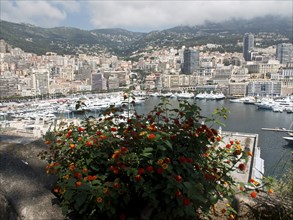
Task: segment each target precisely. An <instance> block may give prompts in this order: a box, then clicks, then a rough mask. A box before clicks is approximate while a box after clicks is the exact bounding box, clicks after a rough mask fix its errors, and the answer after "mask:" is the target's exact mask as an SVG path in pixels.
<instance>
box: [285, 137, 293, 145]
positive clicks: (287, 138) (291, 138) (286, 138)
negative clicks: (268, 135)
mask: <svg viewBox="0 0 293 220" xmlns="http://www.w3.org/2000/svg"><path fill="white" fill-rule="evenodd" d="M283 139H285V140H286V141H288V142H289V143H292V144H293V137H283Z"/></svg>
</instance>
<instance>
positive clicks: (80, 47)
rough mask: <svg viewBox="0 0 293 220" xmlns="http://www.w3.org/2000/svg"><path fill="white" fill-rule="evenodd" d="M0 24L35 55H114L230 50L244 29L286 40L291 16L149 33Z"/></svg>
mask: <svg viewBox="0 0 293 220" xmlns="http://www.w3.org/2000/svg"><path fill="white" fill-rule="evenodd" d="M0 27H1V28H0V31H1V32H0V39H4V40H5V41H6V42H7V43H9V44H10V45H12V46H13V47H19V48H22V49H23V50H24V51H27V52H33V53H36V54H44V53H45V52H48V51H52V52H57V53H58V54H77V53H91V54H96V53H100V52H110V53H113V54H116V55H118V56H128V55H130V54H132V53H133V52H134V51H142V50H146V49H147V48H150V49H151V48H158V47H167V46H173V47H181V46H182V45H185V46H194V45H200V44H206V43H214V44H223V45H228V46H229V45H230V49H232V47H231V44H236V43H237V42H238V41H242V36H243V34H244V33H247V32H251V33H255V34H257V33H260V32H267V33H276V34H279V35H281V36H284V37H287V38H289V39H290V41H292V39H293V36H292V35H293V34H292V33H293V30H292V27H293V18H286V17H279V16H265V17H257V18H253V19H250V20H245V19H230V20H226V21H223V22H211V21H206V22H205V23H204V24H203V25H197V26H177V27H174V28H170V29H166V30H162V31H152V32H149V33H140V32H131V31H127V30H124V29H96V30H90V31H86V30H81V29H78V28H72V27H56V28H41V27H37V26H34V25H30V24H23V23H21V24H17V23H11V22H8V21H4V20H0ZM266 44H267V45H270V44H276V41H273V40H271V41H267V42H266ZM224 49H225V50H228V49H229V48H224ZM234 49H235V48H234ZM236 50H237V48H236ZM238 50H240V49H239V48H238Z"/></svg>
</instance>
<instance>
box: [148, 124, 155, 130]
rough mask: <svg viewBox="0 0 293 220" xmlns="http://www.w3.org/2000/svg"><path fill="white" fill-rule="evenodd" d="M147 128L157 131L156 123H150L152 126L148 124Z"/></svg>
mask: <svg viewBox="0 0 293 220" xmlns="http://www.w3.org/2000/svg"><path fill="white" fill-rule="evenodd" d="M147 128H148V130H150V131H157V128H156V126H155V125H150V126H148V127H147Z"/></svg>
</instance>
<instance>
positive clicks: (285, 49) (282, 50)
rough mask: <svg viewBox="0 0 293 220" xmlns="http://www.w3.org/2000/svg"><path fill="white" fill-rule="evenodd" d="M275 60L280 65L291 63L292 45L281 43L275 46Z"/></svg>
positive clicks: (292, 56) (292, 59)
mask: <svg viewBox="0 0 293 220" xmlns="http://www.w3.org/2000/svg"><path fill="white" fill-rule="evenodd" d="M276 58H277V60H279V61H280V63H284V64H286V63H290V62H293V44H291V43H282V44H278V45H277V49H276Z"/></svg>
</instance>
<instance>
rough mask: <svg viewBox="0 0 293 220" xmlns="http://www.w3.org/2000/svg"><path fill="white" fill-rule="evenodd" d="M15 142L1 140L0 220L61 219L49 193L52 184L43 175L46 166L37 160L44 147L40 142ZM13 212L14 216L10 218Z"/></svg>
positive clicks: (44, 174) (50, 177) (48, 177)
mask: <svg viewBox="0 0 293 220" xmlns="http://www.w3.org/2000/svg"><path fill="white" fill-rule="evenodd" d="M14 138H15V137H13V136H12V137H10V138H7V137H6V139H5V142H4V141H3V140H4V138H2V141H1V138H0V188H1V190H2V192H3V194H2V196H1V198H0V207H1V213H2V210H3V213H4V214H3V218H2V216H0V219H9V220H10V219H24V220H26V219H29V220H34V219H37V220H41V219H52V220H54V219H56V220H59V219H64V217H63V216H62V213H61V208H60V206H59V205H58V203H56V202H55V201H57V199H56V197H55V196H54V195H53V194H52V193H51V189H52V187H53V184H54V182H55V180H54V179H53V178H52V176H48V175H47V174H46V172H45V166H46V163H45V162H44V161H42V160H40V159H39V158H38V154H39V153H40V152H41V151H42V150H45V149H46V148H47V146H46V145H45V144H44V143H43V141H42V140H35V141H33V142H30V143H25V142H15V141H13V140H15V139H14ZM17 138H19V137H17ZM9 140H11V141H9ZM8 201H9V202H10V203H11V205H10V204H9V203H8ZM13 210H15V214H9V213H13ZM1 215H2V214H1ZM13 216H14V217H13ZM17 216H18V217H17Z"/></svg>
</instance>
